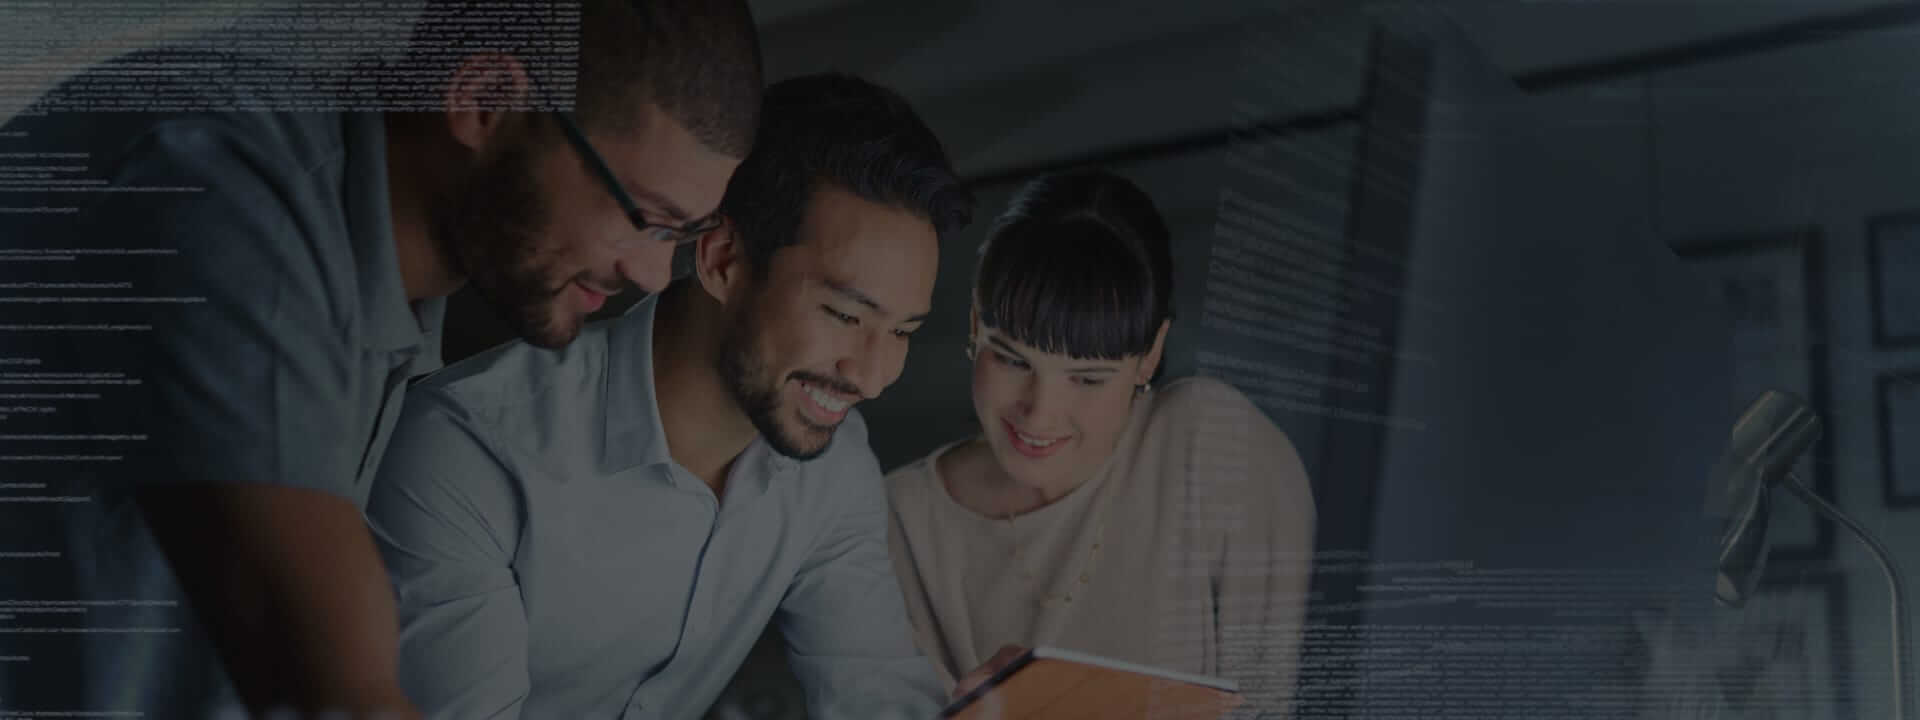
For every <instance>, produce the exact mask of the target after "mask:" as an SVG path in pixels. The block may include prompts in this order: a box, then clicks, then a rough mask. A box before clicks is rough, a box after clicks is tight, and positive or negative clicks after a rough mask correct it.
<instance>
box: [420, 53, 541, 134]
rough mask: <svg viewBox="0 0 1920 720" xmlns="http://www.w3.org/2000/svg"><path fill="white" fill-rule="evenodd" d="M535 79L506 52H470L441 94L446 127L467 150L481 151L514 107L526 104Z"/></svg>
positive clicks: (454, 70) (509, 115)
mask: <svg viewBox="0 0 1920 720" xmlns="http://www.w3.org/2000/svg"><path fill="white" fill-rule="evenodd" d="M532 88H533V79H532V77H531V76H529V75H528V74H527V69H526V67H525V66H524V65H521V64H520V59H519V58H516V57H514V56H512V55H509V54H506V53H498V52H489V53H475V54H472V55H468V56H467V57H466V58H465V59H463V60H461V61H460V64H459V65H458V66H457V67H455V68H454V69H453V77H452V79H451V81H450V82H448V83H447V94H446V96H445V97H444V98H442V99H441V100H442V102H443V103H445V107H444V108H443V109H444V111H445V113H446V118H447V130H448V132H449V133H451V134H452V135H453V139H454V140H455V141H456V142H459V143H460V144H461V145H464V146H466V147H467V149H468V150H472V151H474V152H479V151H480V149H481V148H483V147H485V146H486V145H487V144H488V143H489V141H491V140H492V139H493V138H494V137H495V136H496V135H498V134H499V133H500V129H501V128H502V127H504V126H505V125H506V124H507V122H508V118H509V117H511V109H512V108H518V107H523V106H525V105H526V104H527V102H528V99H529V95H530V93H531V91H532Z"/></svg>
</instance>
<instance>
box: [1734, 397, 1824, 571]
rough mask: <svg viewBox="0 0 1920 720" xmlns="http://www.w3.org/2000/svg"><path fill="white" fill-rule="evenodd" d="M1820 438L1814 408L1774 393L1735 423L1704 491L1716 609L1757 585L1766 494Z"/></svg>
mask: <svg viewBox="0 0 1920 720" xmlns="http://www.w3.org/2000/svg"><path fill="white" fill-rule="evenodd" d="M1819 437H1820V417H1819V416H1818V415H1816V414H1814V412H1813V407H1812V406H1810V405H1808V404H1807V401H1806V400H1804V399H1802V398H1800V396H1798V395H1794V394H1792V393H1787V392H1781V391H1778V390H1769V391H1767V392H1765V393H1762V394H1761V395H1760V398H1759V399H1758V400H1755V401H1753V404H1752V405H1749V406H1748V407H1747V411H1746V412H1745V413H1742V414H1741V415H1740V420H1739V421H1738V422H1735V423H1734V425H1733V433H1732V436H1731V437H1730V438H1729V439H1728V442H1727V452H1726V454H1725V455H1723V456H1721V458H1720V462H1719V463H1717V464H1715V465H1714V468H1713V474H1712V475H1711V477H1710V479H1709V481H1708V482H1709V486H1708V488H1707V493H1708V494H1707V497H1708V502H1709V503H1711V507H1710V509H1709V516H1710V517H1717V518H1719V519H1720V533H1719V536H1718V538H1717V539H1718V541H1719V552H1720V555H1719V562H1718V572H1717V574H1716V576H1715V579H1714V591H1713V596H1714V599H1715V600H1718V601H1719V602H1720V603H1721V604H1723V605H1726V606H1729V607H1740V606H1741V605H1742V604H1745V603H1746V600H1747V597H1748V596H1749V595H1751V594H1752V593H1753V588H1754V585H1756V584H1758V583H1759V581H1760V576H1761V575H1762V572H1763V571H1764V570H1765V569H1766V562H1767V517H1768V515H1769V514H1770V507H1771V506H1770V504H1769V502H1768V499H1767V495H1768V491H1769V490H1772V489H1773V486H1775V485H1778V484H1780V482H1782V481H1783V480H1785V479H1786V478H1787V476H1788V473H1790V472H1792V470H1793V466H1794V463H1796V462H1798V461H1799V460H1800V456H1801V455H1803V454H1805V453H1806V451H1807V448H1808V447H1811V446H1812V445H1813V441H1814V440H1816V439H1818V438H1819Z"/></svg>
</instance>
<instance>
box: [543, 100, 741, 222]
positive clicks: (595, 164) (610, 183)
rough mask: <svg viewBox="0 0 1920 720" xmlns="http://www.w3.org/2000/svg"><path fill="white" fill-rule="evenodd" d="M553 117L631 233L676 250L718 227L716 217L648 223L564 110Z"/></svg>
mask: <svg viewBox="0 0 1920 720" xmlns="http://www.w3.org/2000/svg"><path fill="white" fill-rule="evenodd" d="M553 116H554V117H555V118H557V119H558V120H559V121H560V129H561V131H563V132H565V133H566V134H567V141H568V142H569V143H571V144H572V145H573V149H574V150H575V151H577V152H579V153H580V159H581V160H584V161H586V163H587V166H588V167H591V168H593V172H594V174H595V175H598V176H600V182H601V184H603V185H605V186H607V192H609V193H612V194H613V199H614V202H617V203H620V209H621V210H623V211H626V213H627V220H628V221H629V222H632V223H633V229H635V230H638V231H640V233H641V234H643V235H651V236H652V237H653V239H655V240H658V241H660V242H664V243H669V244H671V245H673V246H675V247H679V246H681V245H686V244H689V243H692V242H693V241H695V240H698V239H700V236H701V235H705V234H707V233H709V232H712V231H714V230H715V229H718V228H719V227H720V224H721V220H720V214H719V213H714V214H713V215H709V216H707V217H706V218H704V219H700V220H695V221H693V222H690V223H687V224H685V225H679V226H675V225H665V224H661V223H656V222H649V221H648V220H647V216H646V214H645V213H643V212H641V211H640V207H639V206H638V205H635V204H634V202H633V196H631V195H628V194H627V191H626V188H623V187H621V186H620V178H617V177H614V175H613V168H611V167H608V166H607V161H606V160H604V159H601V157H600V153H598V152H596V151H594V149H593V145H592V144H591V143H589V142H587V134H586V133H583V132H581V131H580V126H579V125H577V124H575V123H574V122H573V118H571V117H568V116H567V113H566V111H564V110H555V111H553Z"/></svg>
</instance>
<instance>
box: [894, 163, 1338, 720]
mask: <svg viewBox="0 0 1920 720" xmlns="http://www.w3.org/2000/svg"><path fill="white" fill-rule="evenodd" d="M1169 244H1170V241H1169V237H1168V232H1167V227H1166V224H1165V223H1164V222H1163V221H1162V220H1161V219H1160V216H1159V214H1158V212H1157V211H1156V210H1155V209H1154V206H1153V202H1152V200H1151V199H1149V198H1148V197H1147V195H1146V194H1145V193H1143V192H1141V191H1140V189H1139V188H1137V187H1135V186H1134V185H1133V184H1132V183H1131V182H1128V181H1127V180H1125V179H1123V178H1121V177H1119V176H1117V175H1114V174H1111V173H1107V172H1098V171H1093V172H1078V173H1071V174H1060V175H1051V176H1047V177H1043V178H1040V179H1037V180H1034V181H1033V182H1031V183H1029V184H1028V185H1026V186H1025V187H1023V188H1022V189H1021V190H1020V192H1019V193H1018V194H1016V195H1015V197H1014V199H1013V200H1012V202H1011V204H1010V205H1009V207H1008V208H1007V210H1006V211H1005V212H1004V213H1003V214H1002V215H1001V216H1000V217H999V218H998V219H997V220H996V221H995V223H994V226H993V228H992V230H991V232H990V233H989V235H988V239H987V241H986V243H985V244H984V245H983V246H982V248H981V254H980V262H979V266H978V269H977V271H976V275H975V278H974V287H973V298H974V301H973V311H972V314H971V315H972V317H971V331H970V333H971V336H970V340H969V342H968V345H967V354H968V356H969V358H970V359H971V360H972V362H973V408H974V413H975V415H976V417H977V418H978V419H979V421H980V425H981V431H980V432H979V433H978V434H977V435H974V436H972V437H968V438H964V439H961V440H957V441H954V442H952V443H949V444H946V445H944V446H941V447H940V448H938V449H936V450H934V451H933V452H932V453H931V454H929V455H927V456H926V457H925V458H922V459H920V460H918V461H915V462H913V463H910V464H908V465H906V466H903V467H901V468H900V469H898V470H896V471H894V472H893V473H891V474H890V475H888V477H887V486H888V494H889V499H890V501H891V507H892V513H893V522H892V527H891V541H892V552H893V562H894V569H895V571H896V572H897V574H898V575H899V578H900V583H901V586H902V589H903V590H904V592H905V594H906V597H907V606H908V610H909V613H910V615H911V616H912V619H913V622H914V626H915V631H916V633H917V640H918V642H919V643H920V647H921V649H922V650H923V651H924V652H926V654H927V655H928V657H929V658H931V659H932V660H933V662H934V663H935V664H936V665H938V666H939V667H940V668H941V669H942V670H943V671H944V672H945V674H946V677H947V678H948V680H949V682H953V683H961V682H967V683H969V684H970V683H971V682H972V681H975V680H977V678H972V677H968V678H962V677H961V676H960V675H959V673H962V672H965V671H967V670H970V669H973V668H976V667H979V666H981V665H982V664H983V663H984V662H986V661H988V660H989V659H990V658H992V657H993V656H995V654H996V651H997V650H1001V649H1003V647H1004V646H1007V645H1017V646H1025V647H1036V646H1042V645H1045V646H1052V647H1058V648H1064V649H1068V650H1075V651H1080V652H1087V653H1093V654H1096V655H1102V656H1106V657H1109V658H1114V659H1119V660H1125V661H1129V662H1135V663H1141V664H1145V665H1151V666H1154V667H1159V668H1164V669H1168V670H1176V671H1182V672H1189V673H1199V674H1204V675H1214V676H1221V677H1227V678H1231V679H1234V680H1236V681H1237V682H1238V683H1239V684H1240V687H1241V691H1242V695H1243V697H1244V698H1245V700H1246V703H1245V704H1243V705H1242V709H1243V710H1250V711H1271V710H1276V709H1278V710H1280V711H1281V712H1282V713H1283V714H1284V713H1285V712H1286V708H1287V706H1288V704H1289V702H1288V699H1289V697H1290V696H1291V694H1292V688H1293V678H1294V675H1295V672H1294V670H1295V666H1296V663H1297V649H1298V645H1299V626H1300V623H1301V618H1302V615H1303V612H1304V607H1305V604H1306V592H1307V577H1308V571H1309V570H1310V568H1311V562H1310V556H1311V549H1312V548H1311V545H1312V541H1313V524H1314V510H1313V498H1312V494H1311V491H1310V490H1309V488H1308V484H1307V476H1306V471H1305V469H1304V468H1303V467H1302V465H1301V463H1300V458H1299V455H1298V454H1297V453H1296V452H1295V451H1294V448H1293V445H1292V443H1291V442H1289V441H1288V439H1287V436H1286V434H1285V433H1283V432H1281V431H1280V429H1279V428H1277V427H1275V426H1274V424H1273V423H1272V422H1271V421H1270V420H1269V419H1268V418H1267V417H1266V416H1265V415H1264V414H1263V413H1262V412H1261V411H1260V410H1259V409H1258V408H1256V407H1255V406H1254V405H1253V404H1252V403H1251V402H1249V401H1248V400H1247V398H1246V397H1245V396H1244V395H1242V394H1241V393H1240V392H1239V391H1237V390H1235V389H1234V388H1232V387H1231V386H1228V385H1226V384H1224V383H1221V382H1219V381H1217V380H1213V379H1209V378H1187V379H1181V380H1176V381H1173V382H1170V383H1166V384H1165V385H1164V386H1162V387H1157V388H1156V387H1154V381H1155V380H1157V379H1158V375H1159V371H1160V359H1161V354H1162V352H1163V351H1164V349H1165V343H1166V337H1167V329H1168V327H1170V325H1171V322H1172V295H1173V272H1172V264H1173V263H1172V250H1171V248H1170V247H1169Z"/></svg>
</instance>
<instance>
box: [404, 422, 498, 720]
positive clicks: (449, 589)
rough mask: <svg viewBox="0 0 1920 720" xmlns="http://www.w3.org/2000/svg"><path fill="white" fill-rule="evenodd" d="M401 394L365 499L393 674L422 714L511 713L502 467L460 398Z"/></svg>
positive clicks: (489, 715) (490, 715)
mask: <svg viewBox="0 0 1920 720" xmlns="http://www.w3.org/2000/svg"><path fill="white" fill-rule="evenodd" d="M438 397H439V396H438V395H437V394H436V393H434V392H433V391H431V390H423V389H418V388H417V389H415V390H414V391H412V392H411V393H409V398H408V402H407V405H406V406H405V408H404V409H403V410H402V413H401V416H400V420H399V424H398V426H397V427H395V429H394V436H393V441H392V443H391V445H390V446H389V448H388V451H387V455H386V458H385V460H384V461H383V462H382V463H381V467H380V473H379V475H378V476H377V478H376V479H375V481H374V489H373V496H372V498H371V499H370V501H369V503H368V506H367V521H368V524H369V525H370V526H371V527H372V528H373V534H374V537H375V539H376V540H377V541H378V543H379V546H380V553H381V556H382V557H383V558H384V559H385V560H386V564H387V570H388V572H389V573H390V574H391V575H392V577H393V583H394V588H395V590H396V592H397V593H398V595H399V598H398V604H399V608H400V685H401V688H402V689H404V690H405V691H406V693H407V697H408V698H409V699H411V700H412V701H413V702H414V703H415V704H416V705H417V706H419V708H420V710H421V711H422V712H423V713H425V714H426V716H427V717H434V718H438V717H447V718H516V717H519V716H520V710H521V706H522V704H523V703H525V701H526V698H527V693H528V692H529V689H530V680H529V678H528V675H527V620H526V612H525V609H524V607H523V606H522V603H521V601H520V586H519V582H518V579H517V578H516V576H515V574H514V569H513V566H512V563H513V557H514V553H515V550H516V548H517V547H518V538H519V536H520V527H521V524H522V520H521V505H520V503H519V500H518V494H517V493H516V492H515V491H514V485H513V483H512V479H511V476H510V475H509V473H508V472H507V470H506V468H504V467H503V466H502V465H501V463H500V462H498V460H497V459H496V456H494V455H492V454H491V453H490V452H489V451H488V450H487V448H486V446H485V445H484V444H483V443H482V442H481V440H480V438H479V437H478V436H477V435H476V434H475V433H474V432H472V431H471V430H470V429H469V427H470V426H468V425H467V424H466V423H464V422H463V417H462V416H461V413H460V411H459V410H458V409H457V408H454V407H452V406H450V405H448V404H445V401H443V400H439V399H438Z"/></svg>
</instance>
